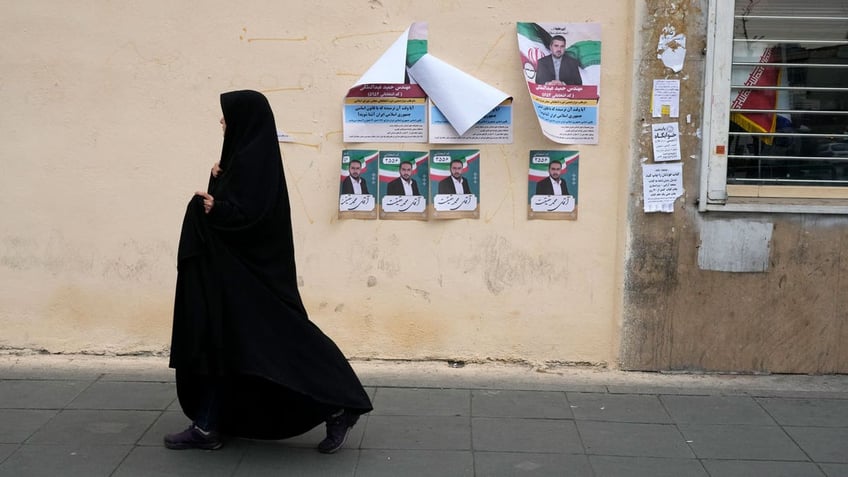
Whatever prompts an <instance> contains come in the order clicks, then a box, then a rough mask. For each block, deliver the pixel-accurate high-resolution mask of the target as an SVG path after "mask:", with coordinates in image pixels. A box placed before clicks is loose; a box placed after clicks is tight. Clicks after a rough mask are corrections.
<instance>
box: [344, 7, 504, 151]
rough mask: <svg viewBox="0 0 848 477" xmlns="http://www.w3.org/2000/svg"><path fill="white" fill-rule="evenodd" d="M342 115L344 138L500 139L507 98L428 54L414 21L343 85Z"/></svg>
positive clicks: (423, 31) (421, 28)
mask: <svg viewBox="0 0 848 477" xmlns="http://www.w3.org/2000/svg"><path fill="white" fill-rule="evenodd" d="M428 107H429V108H430V114H429V117H430V121H431V122H430V123H429V124H428V120H427V118H428V114H427V112H428ZM498 107H500V108H501V109H499V110H497V111H495V109H496V108H498ZM493 111H494V114H493ZM343 121H344V122H343V127H342V128H343V136H344V141H345V142H427V141H428V139H430V140H431V141H432V142H437V143H438V142H445V143H463V142H473V143H486V142H488V143H505V142H512V98H511V97H510V96H509V95H508V94H506V93H504V92H503V91H500V90H498V89H497V88H494V87H492V86H490V85H488V84H486V83H484V82H483V81H480V80H479V79H477V78H474V77H473V76H471V75H469V74H467V73H465V72H463V71H461V70H459V69H458V68H456V67H454V66H452V65H449V64H448V63H445V62H444V61H442V60H440V59H439V58H437V57H435V56H433V55H431V54H429V53H428V51H427V23H426V22H415V23H413V24H412V25H411V26H410V27H409V28H407V29H406V31H405V32H404V33H403V34H402V35H401V36H400V37H399V38H398V39H397V40H396V41H395V42H394V43H393V44H392V46H391V47H390V48H389V49H388V50H387V51H386V52H385V53H384V54H383V56H381V57H380V59H379V60H378V61H377V62H376V63H374V64H373V65H372V66H371V67H370V68H369V69H368V71H366V72H365V74H364V75H363V76H362V77H361V78H359V80H358V81H357V82H356V83H355V84H354V85H353V87H352V88H351V89H350V90H349V91H348V94H347V96H346V97H345V102H344V108H343ZM432 121H435V122H432ZM428 126H429V128H428ZM475 127H476V129H475ZM428 131H429V134H428ZM466 134H469V135H468V136H466Z"/></svg>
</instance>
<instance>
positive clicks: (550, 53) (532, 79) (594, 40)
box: [517, 22, 601, 144]
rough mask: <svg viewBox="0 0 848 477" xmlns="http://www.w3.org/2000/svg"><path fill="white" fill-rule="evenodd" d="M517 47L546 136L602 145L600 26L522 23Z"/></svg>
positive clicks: (564, 141) (559, 139) (555, 140)
mask: <svg viewBox="0 0 848 477" xmlns="http://www.w3.org/2000/svg"><path fill="white" fill-rule="evenodd" d="M517 30H518V49H519V51H520V53H521V67H522V68H523V71H524V78H525V80H526V82H527V90H528V91H529V93H530V99H531V100H532V102H533V108H534V109H535V111H536V116H537V117H538V118H539V125H540V126H541V128H542V133H543V134H544V135H545V137H547V138H548V139H550V140H551V141H554V142H556V143H559V144H597V143H598V102H599V101H600V85H601V25H600V23H528V22H519V23H518V24H517Z"/></svg>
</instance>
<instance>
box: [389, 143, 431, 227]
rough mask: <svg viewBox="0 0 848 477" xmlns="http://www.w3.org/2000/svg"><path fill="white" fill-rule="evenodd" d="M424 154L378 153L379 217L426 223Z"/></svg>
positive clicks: (426, 183) (426, 180) (425, 155)
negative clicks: (424, 221) (423, 221)
mask: <svg viewBox="0 0 848 477" xmlns="http://www.w3.org/2000/svg"><path fill="white" fill-rule="evenodd" d="M429 157H430V154H429V153H428V152H427V151H380V167H379V175H380V218H381V219H390V220H427V214H428V210H427V197H428V196H429V195H430V194H429V192H430V189H429V186H430V177H429V174H428V171H429V163H428V160H429Z"/></svg>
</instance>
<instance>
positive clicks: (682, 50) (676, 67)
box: [657, 25, 686, 73]
mask: <svg viewBox="0 0 848 477" xmlns="http://www.w3.org/2000/svg"><path fill="white" fill-rule="evenodd" d="M657 58H659V59H660V60H662V62H663V64H664V65H665V66H667V67H669V68H671V70H672V71H674V72H675V73H680V72H681V71H682V70H683V63H684V61H685V60H686V35H684V34H683V33H680V34H678V33H677V32H676V31H675V29H674V27H673V26H671V25H668V26H666V27H665V28H663V30H662V33H660V39H659V41H658V42H657Z"/></svg>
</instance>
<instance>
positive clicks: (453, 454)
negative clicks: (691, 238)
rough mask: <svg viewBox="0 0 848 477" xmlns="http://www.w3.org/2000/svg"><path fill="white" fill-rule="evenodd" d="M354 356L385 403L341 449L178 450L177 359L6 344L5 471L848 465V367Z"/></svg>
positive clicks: (830, 468)
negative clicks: (691, 370)
mask: <svg viewBox="0 0 848 477" xmlns="http://www.w3.org/2000/svg"><path fill="white" fill-rule="evenodd" d="M353 365H354V367H355V368H356V370H357V372H358V373H359V375H360V377H361V379H362V381H363V383H364V384H365V386H366V387H367V389H368V391H369V393H370V394H371V397H372V399H373V402H374V407H375V409H374V411H373V412H372V413H370V414H369V415H367V416H363V418H362V419H360V421H359V424H358V425H357V426H356V427H355V428H354V430H353V432H352V433H351V436H350V438H349V440H348V443H347V444H346V446H345V448H344V449H342V450H341V451H339V453H337V454H334V455H323V454H319V453H318V452H316V451H315V450H314V446H315V445H316V444H317V443H318V441H320V440H321V438H322V437H323V426H322V427H319V428H316V429H314V430H312V431H310V432H309V433H307V434H305V435H303V436H299V437H297V438H294V439H289V440H284V441H270V442H269V441H252V440H243V439H232V440H230V441H228V442H227V444H226V446H225V447H224V448H223V449H221V450H219V451H171V450H167V449H165V448H164V447H163V446H162V436H163V435H164V434H166V433H168V432H173V431H176V430H180V429H182V428H183V427H185V426H186V425H187V424H188V421H187V420H186V418H185V417H184V416H183V415H182V413H181V412H180V409H179V404H178V403H177V402H176V392H175V385H174V377H173V372H172V371H171V370H169V369H168V368H167V360H166V359H164V358H148V357H143V358H125V357H86V356H49V355H48V356H45V355H24V356H16V355H0V476H15V477H27V476H101V475H102V476H145V477H147V476H157V475H179V476H190V475H203V476H216V475H221V476H265V475H269V476H270V475H287V476H336V475H338V476H393V477H394V476H399V477H406V476H474V475H476V476H502V475H503V476H507V475H509V476H512V475H528V476H541V475H544V476H572V475H573V476H628V477H630V476H651V477H657V476H674V477H680V476H746V477H750V476H792V477H803V476H832V477H835V476H848V376H739V375H720V376H716V375H685V374H657V373H625V372H617V371H607V370H597V369H582V368H554V369H547V370H534V369H530V368H528V367H524V366H507V365H499V364H483V365H468V366H465V367H461V368H451V367H449V366H448V365H447V364H445V363H440V362H429V363H408V362H367V361H366V362H354V363H353Z"/></svg>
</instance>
